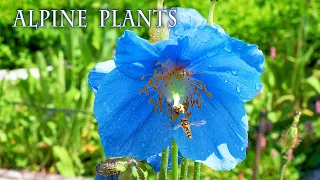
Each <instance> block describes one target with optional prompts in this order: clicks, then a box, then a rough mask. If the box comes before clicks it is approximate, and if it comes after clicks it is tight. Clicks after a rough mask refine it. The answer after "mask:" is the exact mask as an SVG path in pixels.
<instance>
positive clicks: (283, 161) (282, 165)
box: [280, 153, 288, 180]
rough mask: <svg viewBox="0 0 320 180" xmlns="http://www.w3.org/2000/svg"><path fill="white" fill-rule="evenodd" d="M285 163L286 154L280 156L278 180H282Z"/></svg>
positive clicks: (286, 159)
mask: <svg viewBox="0 0 320 180" xmlns="http://www.w3.org/2000/svg"><path fill="white" fill-rule="evenodd" d="M287 162H288V157H287V154H285V153H282V154H281V166H280V180H283V178H284V172H285V170H286V165H287Z"/></svg>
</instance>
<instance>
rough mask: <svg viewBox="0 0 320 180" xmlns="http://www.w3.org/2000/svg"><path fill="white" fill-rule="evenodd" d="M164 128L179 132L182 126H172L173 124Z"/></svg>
mask: <svg viewBox="0 0 320 180" xmlns="http://www.w3.org/2000/svg"><path fill="white" fill-rule="evenodd" d="M163 127H165V128H167V129H169V130H177V129H178V128H180V127H181V124H178V125H176V126H174V125H172V124H165V125H163Z"/></svg>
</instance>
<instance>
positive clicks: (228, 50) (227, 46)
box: [223, 44, 232, 53]
mask: <svg viewBox="0 0 320 180" xmlns="http://www.w3.org/2000/svg"><path fill="white" fill-rule="evenodd" d="M223 50H225V51H227V52H229V53H231V52H232V46H231V45H230V44H227V45H226V46H224V48H223Z"/></svg>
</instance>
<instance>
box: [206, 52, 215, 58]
mask: <svg viewBox="0 0 320 180" xmlns="http://www.w3.org/2000/svg"><path fill="white" fill-rule="evenodd" d="M215 54H216V52H214V51H213V52H208V53H207V57H212V56H213V55H215Z"/></svg>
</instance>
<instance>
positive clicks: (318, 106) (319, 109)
mask: <svg viewBox="0 0 320 180" xmlns="http://www.w3.org/2000/svg"><path fill="white" fill-rule="evenodd" d="M316 113H318V114H320V100H317V101H316Z"/></svg>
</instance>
